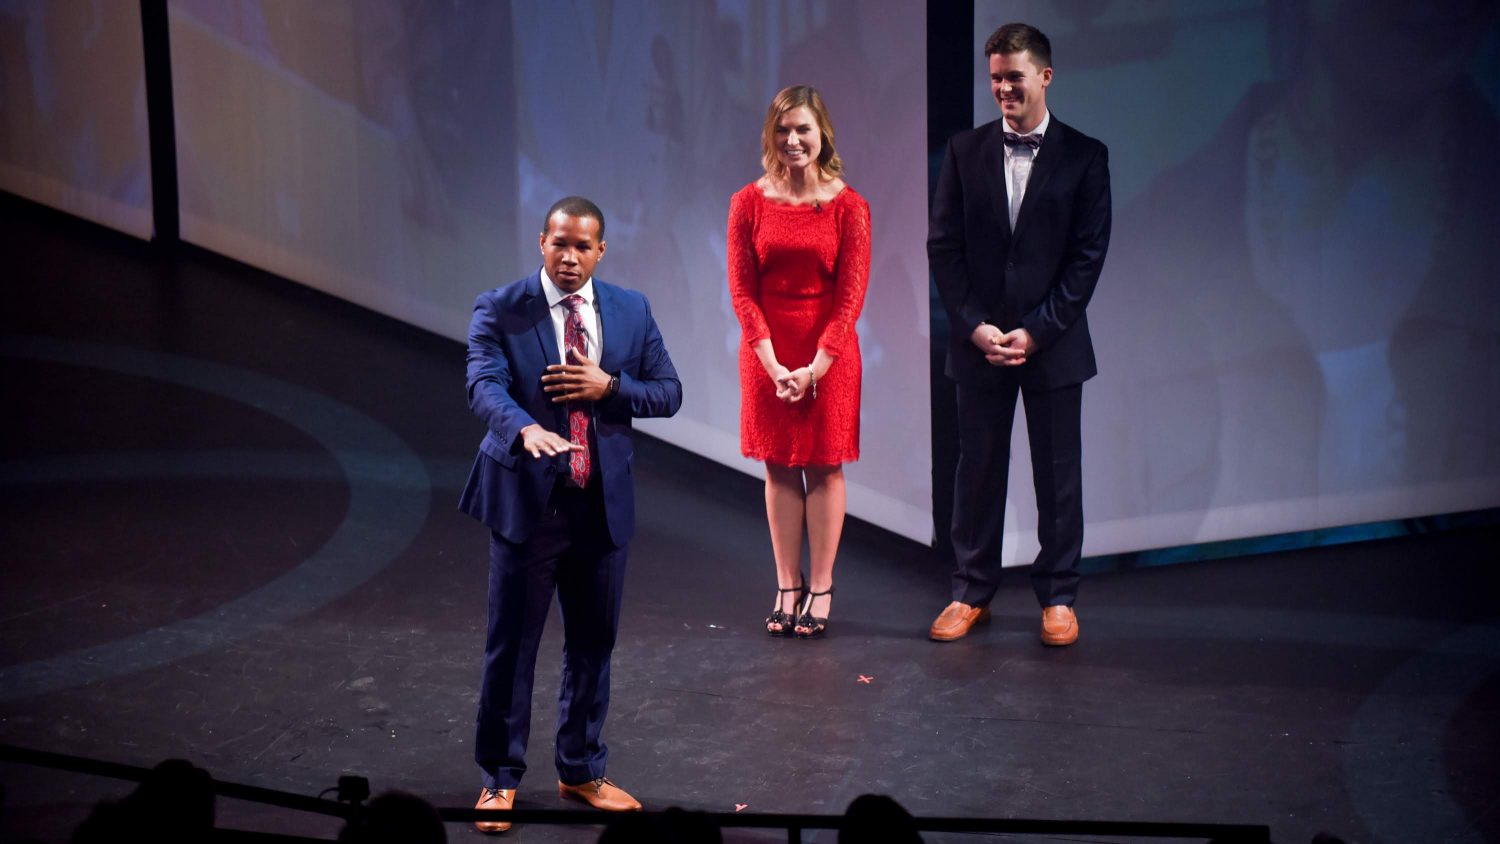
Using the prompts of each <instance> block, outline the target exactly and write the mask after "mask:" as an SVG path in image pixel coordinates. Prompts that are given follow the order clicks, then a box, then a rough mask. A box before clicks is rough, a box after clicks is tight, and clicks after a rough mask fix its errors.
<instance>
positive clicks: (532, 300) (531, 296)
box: [526, 270, 561, 365]
mask: <svg viewBox="0 0 1500 844" xmlns="http://www.w3.org/2000/svg"><path fill="white" fill-rule="evenodd" d="M526 318H527V319H529V320H531V326H532V329H533V331H534V333H535V334H536V339H537V343H538V344H540V346H541V353H542V361H543V364H544V365H547V364H554V363H561V361H559V360H558V359H557V332H556V331H553V330H552V314H551V309H549V308H548V307H547V296H546V294H544V293H542V272H541V270H537V272H536V274H535V275H533V276H532V277H531V278H530V279H529V280H527V282H526Z"/></svg>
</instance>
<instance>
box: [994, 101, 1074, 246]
mask: <svg viewBox="0 0 1500 844" xmlns="http://www.w3.org/2000/svg"><path fill="white" fill-rule="evenodd" d="M1067 133H1068V130H1067V128H1066V127H1064V126H1063V125H1062V124H1061V123H1059V122H1058V120H1057V118H1056V117H1053V118H1052V125H1051V126H1049V127H1048V129H1047V136H1046V137H1045V138H1044V139H1043V140H1042V146H1041V148H1039V149H1038V150H1037V152H1036V161H1033V162H1032V163H1031V176H1029V177H1028V178H1027V179H1026V196H1024V197H1022V198H1021V210H1020V212H1018V213H1017V214H1016V232H1017V233H1019V232H1020V231H1021V230H1022V229H1023V228H1025V226H1026V221H1027V219H1029V217H1028V215H1027V214H1026V209H1027V208H1030V207H1032V206H1034V205H1036V202H1035V197H1037V196H1040V195H1041V192H1042V191H1043V190H1045V189H1046V187H1047V180H1048V179H1049V178H1051V177H1052V174H1053V173H1054V172H1056V171H1057V164H1058V162H1059V161H1062V159H1063V156H1064V155H1066V153H1067V151H1066V149H1065V147H1066V146H1067V143H1068V138H1067ZM1008 216H1009V215H1007V217H1008Z"/></svg>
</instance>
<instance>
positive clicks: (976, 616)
mask: <svg viewBox="0 0 1500 844" xmlns="http://www.w3.org/2000/svg"><path fill="white" fill-rule="evenodd" d="M989 617H990V610H989V608H988V607H971V606H969V605H968V604H965V603H963V602H962V601H954V602H953V603H951V604H949V605H948V606H947V607H945V608H944V609H943V611H942V612H941V613H939V614H938V617H937V620H936V621H934V622H932V629H930V630H928V631H927V635H928V636H930V637H931V638H932V639H933V641H936V642H951V641H953V640H954V639H962V638H963V637H964V636H966V635H968V633H969V628H970V627H973V626H974V625H976V624H978V623H979V622H981V621H984V620H985V619H987V618H989Z"/></svg>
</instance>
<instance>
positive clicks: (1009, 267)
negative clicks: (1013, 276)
mask: <svg viewBox="0 0 1500 844" xmlns="http://www.w3.org/2000/svg"><path fill="white" fill-rule="evenodd" d="M1005 268H1006V269H1007V270H1013V269H1015V268H1016V262H1015V261H1006V262H1005Z"/></svg>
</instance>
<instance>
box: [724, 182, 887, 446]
mask: <svg viewBox="0 0 1500 844" xmlns="http://www.w3.org/2000/svg"><path fill="white" fill-rule="evenodd" d="M728 251H729V294H730V299H731V300H732V301H733V303H734V312H735V314H736V315H737V316H738V317H739V320H740V327H741V328H742V329H743V330H744V342H743V343H742V344H741V345H740V450H741V451H743V452H744V453H745V456H746V457H750V458H752V459H755V460H763V461H767V462H770V463H776V464H780V465H783V466H809V465H812V466H833V465H838V464H841V463H848V462H850V461H852V460H858V459H859V390H860V362H859V337H858V336H856V335H855V333H854V322H855V320H857V319H859V312H860V309H861V308H862V307H863V306H864V302H865V288H866V286H867V285H868V283H869V276H870V206H869V205H868V204H867V203H866V202H865V200H864V197H862V196H860V195H859V194H857V193H855V192H854V189H853V188H849V187H845V188H844V190H843V191H842V192H841V193H839V195H838V196H837V197H835V198H834V199H833V200H831V201H829V202H826V203H823V204H822V205H821V206H820V207H814V206H812V205H787V204H784V203H780V202H773V201H771V200H769V199H766V197H765V194H763V193H762V192H761V190H760V188H758V187H756V186H755V184H754V183H751V184H749V185H746V186H745V187H744V188H741V189H740V191H739V192H738V193H736V194H735V195H734V197H733V198H731V199H730V201H729V250H728ZM766 337H770V338H771V347H772V348H773V349H775V350H776V359H777V360H778V361H780V362H781V364H782V365H783V366H785V367H786V368H787V369H796V368H798V367H801V366H806V365H807V364H810V363H812V360H813V355H814V354H816V353H817V351H818V349H819V348H822V349H826V350H827V351H828V353H829V354H830V355H833V356H834V357H835V358H836V360H835V361H834V363H833V365H832V366H831V367H830V368H829V370H828V372H827V373H825V374H824V375H823V377H822V378H821V379H820V380H819V381H818V385H817V386H818V395H817V397H816V398H814V397H813V396H812V395H811V394H810V393H809V394H808V395H807V396H805V397H804V398H803V399H802V400H801V401H799V402H795V403H792V404H788V403H786V402H783V401H782V400H781V399H778V398H776V385H775V384H774V383H772V381H771V379H770V377H768V376H767V375H766V370H765V367H763V366H761V363H760V359H759V358H758V357H756V355H755V350H754V349H753V348H752V346H753V345H754V344H755V343H756V342H758V341H760V340H762V339H764V338H766Z"/></svg>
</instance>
